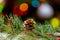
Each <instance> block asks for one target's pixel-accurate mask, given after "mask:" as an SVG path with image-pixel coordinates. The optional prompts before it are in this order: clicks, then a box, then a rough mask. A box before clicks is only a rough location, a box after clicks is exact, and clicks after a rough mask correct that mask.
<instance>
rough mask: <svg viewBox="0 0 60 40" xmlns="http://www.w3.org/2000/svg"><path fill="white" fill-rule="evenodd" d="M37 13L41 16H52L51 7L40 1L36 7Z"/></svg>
mask: <svg viewBox="0 0 60 40" xmlns="http://www.w3.org/2000/svg"><path fill="white" fill-rule="evenodd" d="M37 13H38V14H37V15H38V16H39V17H41V18H51V17H52V16H53V9H52V7H51V6H50V5H49V4H48V3H42V4H40V6H39V7H38V10H37Z"/></svg>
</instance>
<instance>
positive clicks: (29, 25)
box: [23, 19, 35, 30]
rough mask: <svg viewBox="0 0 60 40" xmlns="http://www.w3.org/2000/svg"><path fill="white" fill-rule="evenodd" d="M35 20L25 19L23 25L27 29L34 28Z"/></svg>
mask: <svg viewBox="0 0 60 40" xmlns="http://www.w3.org/2000/svg"><path fill="white" fill-rule="evenodd" d="M34 24H35V21H34V20H33V19H27V20H26V21H24V23H23V25H24V27H25V28H26V29H27V30H32V29H33V28H34Z"/></svg>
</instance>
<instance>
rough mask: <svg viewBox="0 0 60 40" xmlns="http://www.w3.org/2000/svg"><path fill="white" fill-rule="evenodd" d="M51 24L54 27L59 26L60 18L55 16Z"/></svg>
mask: <svg viewBox="0 0 60 40" xmlns="http://www.w3.org/2000/svg"><path fill="white" fill-rule="evenodd" d="M51 25H52V26H53V27H54V28H57V27H59V19H57V18H53V19H52V20H51Z"/></svg>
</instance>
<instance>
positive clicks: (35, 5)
mask: <svg viewBox="0 0 60 40" xmlns="http://www.w3.org/2000/svg"><path fill="white" fill-rule="evenodd" d="M39 4H40V3H39V1H37V0H35V1H32V3H31V5H32V6H33V7H38V5H39Z"/></svg>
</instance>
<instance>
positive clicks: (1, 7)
mask: <svg viewBox="0 0 60 40" xmlns="http://www.w3.org/2000/svg"><path fill="white" fill-rule="evenodd" d="M2 10H3V4H0V12H2Z"/></svg>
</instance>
